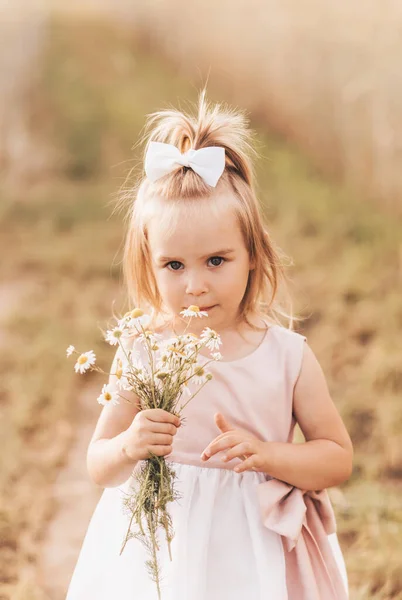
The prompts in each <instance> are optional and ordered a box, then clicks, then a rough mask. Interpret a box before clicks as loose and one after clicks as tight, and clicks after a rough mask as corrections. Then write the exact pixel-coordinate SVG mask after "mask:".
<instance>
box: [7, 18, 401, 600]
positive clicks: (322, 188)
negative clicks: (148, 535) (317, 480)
mask: <svg viewBox="0 0 402 600" xmlns="http://www.w3.org/2000/svg"><path fill="white" fill-rule="evenodd" d="M200 85H201V82H200V81H198V80H197V81H194V80H193V81H191V80H190V79H186V78H184V77H183V76H181V75H180V74H179V73H178V70H177V69H175V68H171V67H169V64H168V63H166V62H163V60H162V58H156V57H152V56H150V55H149V54H147V53H145V52H144V50H143V49H141V47H139V46H138V45H137V44H135V43H134V40H133V39H132V38H131V37H130V36H129V35H128V34H127V33H125V34H124V33H123V32H122V31H121V30H120V29H118V28H117V27H115V26H113V25H112V24H111V23H106V22H96V21H86V22H80V21H78V20H73V21H67V20H64V21H63V22H61V21H59V20H53V21H51V22H50V23H49V37H48V39H47V45H46V48H45V53H44V57H43V63H42V68H41V72H40V77H38V81H37V89H36V90H35V98H36V101H38V99H39V100H40V102H41V106H42V107H43V110H42V111H41V113H40V115H41V121H40V125H41V126H42V127H43V131H46V132H47V133H46V135H47V136H48V144H49V147H51V148H52V152H54V153H55V156H57V162H56V168H55V169H54V170H53V171H52V172H50V173H49V174H48V177H47V178H46V179H42V180H41V181H39V182H36V183H35V184H32V186H26V187H25V188H24V189H23V191H20V192H19V193H18V194H16V193H14V194H13V195H11V194H10V192H6V191H3V192H2V193H1V198H0V251H1V254H2V256H3V257H5V259H3V260H2V261H1V262H0V281H1V285H0V293H1V295H0V298H1V305H0V306H1V313H2V322H1V323H0V370H1V378H0V414H1V419H0V437H1V439H2V448H3V457H6V459H5V460H3V461H2V466H1V470H0V507H1V508H0V538H1V547H0V570H1V573H0V581H1V583H0V599H1V600H6V599H8V598H12V599H13V600H41V599H42V598H43V594H42V591H41V589H40V588H39V587H38V586H37V585H36V584H35V568H36V560H37V550H38V547H39V546H40V543H41V539H42V537H43V531H44V526H45V524H46V522H47V520H48V519H49V518H51V516H52V514H53V510H54V506H53V505H52V501H51V497H50V495H49V487H50V485H51V483H52V481H54V479H55V477H56V475H57V473H58V472H59V470H60V469H61V468H62V466H63V464H64V461H65V456H66V453H67V450H68V448H69V446H70V444H71V443H72V440H73V433H74V428H75V427H76V425H77V423H79V420H80V414H79V412H78V411H77V407H78V401H77V398H78V395H79V394H80V392H81V391H82V390H83V386H84V380H83V379H82V378H80V377H78V376H77V375H75V374H74V372H73V369H72V364H71V363H70V362H68V361H67V359H66V358H65V349H66V347H67V346H68V345H69V344H70V343H73V344H74V345H75V346H76V347H77V348H80V349H83V350H84V349H90V348H92V349H93V350H94V351H95V352H96V353H97V354H98V356H99V361H100V363H101V364H102V365H103V366H104V367H105V368H106V369H107V367H108V364H109V361H110V360H111V358H112V354H113V351H112V350H111V348H110V346H107V344H105V343H104V342H102V339H101V334H100V331H99V327H105V325H106V324H107V322H108V320H109V319H110V318H111V315H112V310H113V308H114V309H115V310H120V309H122V308H123V307H124V298H123V294H122V288H121V273H120V259H121V250H122V233H123V223H122V215H119V214H114V215H112V204H111V201H113V199H114V197H115V193H116V191H117V190H118V189H119V187H120V186H121V185H122V184H123V181H124V177H125V175H126V173H127V171H128V169H129V167H130V166H132V164H133V162H132V159H133V158H134V161H135V160H138V158H139V156H138V155H136V154H135V155H134V156H133V154H132V153H131V150H130V149H131V147H132V145H133V144H134V143H135V142H136V141H137V139H138V135H139V132H140V129H141V128H142V126H143V124H144V118H145V114H146V113H149V112H152V111H153V110H156V109H157V108H161V107H163V106H166V105H167V103H171V104H173V105H176V106H177V105H178V103H179V102H180V101H183V100H184V101H186V100H191V101H195V100H196V96H197V91H198V89H197V86H198V87H199V86H200ZM209 95H210V98H211V99H212V100H224V99H225V96H224V92H223V90H222V88H220V89H219V95H218V93H217V92H216V90H215V92H214V88H211V89H210V94H209ZM229 96H230V97H232V92H230V93H229V92H228V97H229ZM253 124H254V125H255V126H257V124H258V140H259V151H260V153H261V155H262V157H261V160H260V163H259V165H258V180H259V187H260V196H261V200H262V201H263V203H264V207H265V212H266V218H267V222H268V224H269V228H270V230H271V232H272V235H273V237H274V239H276V241H277V243H278V244H279V245H280V246H281V247H282V248H283V249H284V250H285V252H286V253H287V254H288V255H289V256H291V257H293V260H294V266H293V267H291V268H290V274H291V277H292V281H293V284H292V287H293V292H294V297H295V300H296V309H297V310H298V311H299V312H300V313H301V314H302V315H303V316H304V317H305V320H304V322H303V323H302V325H301V327H300V329H301V331H303V333H305V334H306V335H307V337H308V339H309V343H310V344H311V346H312V347H313V349H314V351H315V352H316V354H317V356H318V358H319V360H320V362H321V364H322V367H323V369H324V372H325V374H326V376H327V379H328V383H329V386H330V390H331V393H332V396H333V398H334V401H335V402H336V404H337V406H338V409H339V411H340V412H341V414H342V417H343V419H344V420H345V423H346V425H347V427H348V430H349V432H350V434H351V436H352V439H353V442H354V447H355V465H354V472H353V475H352V477H351V479H350V480H349V481H348V482H346V483H345V484H344V485H343V486H341V488H336V489H333V490H330V492H331V496H332V498H333V502H334V507H335V510H336V514H337V519H338V529H339V531H338V533H339V538H340V542H341V545H342V547H343V550H344V553H345V558H346V562H347V567H348V573H349V580H350V587H351V600H391V599H401V598H402V572H401V563H402V501H401V492H402V448H401V444H400V432H401V429H402V406H401V402H400V398H401V392H402V373H401V364H402V349H401V343H400V331H401V327H402V303H401V300H400V299H401V288H402V246H401V240H402V224H401V223H400V222H399V221H398V220H397V219H395V218H393V217H392V216H390V214H389V213H386V212H384V211H381V209H380V207H379V205H378V204H375V203H373V202H371V201H370V200H366V201H364V202H362V201H361V200H358V199H357V198H356V197H355V196H354V195H352V194H351V192H350V191H348V190H347V189H346V188H342V187H341V186H339V185H335V184H334V183H329V182H328V181H326V180H325V179H324V178H323V177H322V175H320V174H319V173H318V172H317V170H316V169H315V168H313V167H312V166H311V164H310V163H309V162H308V160H307V159H306V158H305V157H303V156H301V155H300V154H299V153H297V152H296V151H295V150H294V149H292V148H291V147H290V146H289V145H287V144H285V143H284V142H283V141H282V140H281V139H279V138H277V137H274V136H272V135H270V136H269V135H268V134H267V133H266V132H267V128H266V127H265V126H264V120H263V119H261V116H260V115H259V119H258V121H257V120H256V121H254V123H253ZM114 300H116V304H115V305H114V306H113V301H114ZM88 379H89V381H91V382H94V383H96V381H98V382H99V388H100V387H101V385H102V383H103V378H101V377H98V376H96V375H93V374H90V375H89V376H88V377H87V380H88ZM93 402H96V398H95V397H94V398H93ZM83 460H84V456H83ZM62 543H63V540H60V544H62Z"/></svg>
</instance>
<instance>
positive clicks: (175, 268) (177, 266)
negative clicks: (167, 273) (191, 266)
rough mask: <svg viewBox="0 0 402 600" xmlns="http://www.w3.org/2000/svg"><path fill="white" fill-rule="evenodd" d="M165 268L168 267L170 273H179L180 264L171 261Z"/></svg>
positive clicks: (176, 261)
mask: <svg viewBox="0 0 402 600" xmlns="http://www.w3.org/2000/svg"><path fill="white" fill-rule="evenodd" d="M166 266H167V267H170V268H171V269H172V271H179V270H180V267H181V266H182V263H181V262H179V261H178V260H172V261H171V262H170V263H168V264H167V265H166Z"/></svg>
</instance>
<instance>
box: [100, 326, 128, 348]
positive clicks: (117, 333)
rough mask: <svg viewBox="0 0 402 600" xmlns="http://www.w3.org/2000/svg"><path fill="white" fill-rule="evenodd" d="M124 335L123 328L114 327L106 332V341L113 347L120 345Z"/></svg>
mask: <svg viewBox="0 0 402 600" xmlns="http://www.w3.org/2000/svg"><path fill="white" fill-rule="evenodd" d="M123 335H124V331H123V329H122V328H121V327H114V328H113V329H110V330H109V331H107V332H106V335H105V340H106V341H107V342H109V344H110V345H111V346H115V345H116V344H118V342H119V340H120V338H121V337H122V336H123Z"/></svg>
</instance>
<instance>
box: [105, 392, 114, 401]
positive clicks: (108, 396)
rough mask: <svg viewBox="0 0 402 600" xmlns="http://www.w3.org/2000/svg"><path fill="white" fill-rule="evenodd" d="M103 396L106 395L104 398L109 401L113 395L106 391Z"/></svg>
mask: <svg viewBox="0 0 402 600" xmlns="http://www.w3.org/2000/svg"><path fill="white" fill-rule="evenodd" d="M103 397H104V399H105V400H107V401H109V400H111V399H112V395H111V394H110V392H105V393H104V394H103Z"/></svg>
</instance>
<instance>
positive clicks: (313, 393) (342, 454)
mask: <svg viewBox="0 0 402 600" xmlns="http://www.w3.org/2000/svg"><path fill="white" fill-rule="evenodd" d="M293 413H294V415H295V418H296V420H297V422H298V424H299V426H300V428H301V430H302V432H303V435H304V437H305V439H306V442H305V443H302V444H289V443H282V442H269V443H268V444H269V446H268V448H267V450H268V452H267V454H268V456H269V464H268V465H267V469H266V471H267V473H269V474H270V475H271V476H272V477H275V478H276V479H280V480H281V481H285V482H287V483H290V484H291V485H294V486H296V487H298V488H301V489H303V490H322V489H324V488H327V487H331V486H335V485H339V484H340V483H342V482H343V481H346V480H347V479H349V477H350V475H351V473H352V469H353V445H352V441H351V439H350V437H349V434H348V432H347V430H346V427H345V425H344V423H343V421H342V419H341V417H340V415H339V413H338V411H337V409H336V407H335V405H334V403H333V401H332V399H331V396H330V394H329V391H328V386H327V382H326V380H325V377H324V374H323V371H322V368H321V366H320V364H319V362H318V361H317V359H316V357H315V355H314V353H313V351H312V350H311V348H310V347H309V345H308V344H307V343H305V344H304V351H303V359H302V366H301V370H300V374H299V377H298V380H297V382H296V385H295V388H294V393H293Z"/></svg>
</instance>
